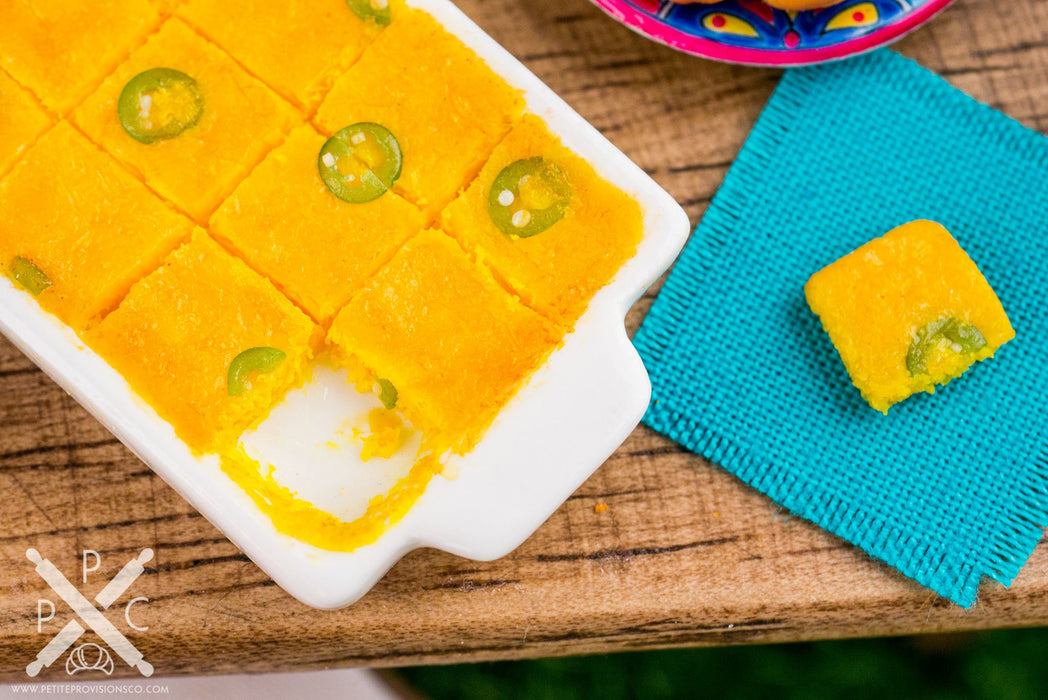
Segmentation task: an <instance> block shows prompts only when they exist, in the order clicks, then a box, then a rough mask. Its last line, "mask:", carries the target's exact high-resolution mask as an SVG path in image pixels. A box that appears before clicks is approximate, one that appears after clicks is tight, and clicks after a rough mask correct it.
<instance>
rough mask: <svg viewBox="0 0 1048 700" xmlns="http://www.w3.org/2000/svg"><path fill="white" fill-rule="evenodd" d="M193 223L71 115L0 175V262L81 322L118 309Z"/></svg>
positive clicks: (45, 303) (46, 303)
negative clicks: (94, 141) (75, 125)
mask: <svg viewBox="0 0 1048 700" xmlns="http://www.w3.org/2000/svg"><path fill="white" fill-rule="evenodd" d="M191 230H192V223H191V222H190V221H189V219H187V218H185V217H183V216H181V215H179V214H176V213H175V212H173V211H172V210H171V209H170V208H168V207H167V206H165V204H164V203H163V202H162V201H161V200H160V199H158V198H157V197H156V196H154V195H153V193H151V192H150V191H149V190H148V189H146V187H145V186H144V185H143V184H142V183H141V182H139V181H138V180H136V179H135V178H134V177H132V176H131V175H129V174H128V173H127V172H125V171H124V169H123V168H121V167H120V165H119V164H118V163H117V162H116V161H115V160H113V158H112V157H111V156H109V155H108V154H106V153H104V152H103V151H102V150H101V149H99V148H98V147H97V146H95V145H94V144H92V143H91V142H90V141H88V140H87V139H86V138H84V137H83V136H82V135H81V134H80V133H79V132H77V131H76V129H74V128H73V127H71V126H70V125H69V124H68V123H66V122H59V123H58V124H57V125H55V127H54V128H53V129H51V130H50V131H48V132H47V133H45V134H44V135H43V136H41V137H40V139H39V140H38V141H37V142H36V144H35V145H34V146H33V147H32V148H30V149H29V150H28V151H26V152H25V154H24V155H23V157H22V159H21V160H20V161H19V162H18V164H17V165H16V166H15V167H14V169H13V170H11V172H10V173H8V175H7V176H6V177H5V178H4V179H3V180H0V264H2V266H3V271H4V272H6V273H7V274H8V275H9V276H12V277H14V278H15V280H16V283H17V284H19V285H20V286H22V287H24V288H25V289H28V290H29V291H30V293H33V294H34V295H35V296H36V299H37V301H38V302H39V303H40V305H41V306H42V307H43V308H45V309H47V310H48V311H50V312H51V313H53V314H54V315H55V316H57V317H58V318H59V319H61V320H62V321H63V322H64V323H66V324H67V325H69V326H70V327H72V328H73V330H76V331H83V330H84V329H86V328H87V327H89V326H90V325H91V324H93V323H94V322H96V321H97V320H98V318H100V317H101V316H103V315H104V314H106V313H108V312H109V311H112V310H113V309H114V308H115V307H116V305H117V304H118V303H119V302H120V300H121V298H123V296H124V294H126V293H127V290H128V289H129V288H130V287H131V284H132V283H133V282H134V281H135V280H136V279H138V278H140V277H142V276H143V275H145V274H146V273H147V272H149V271H150V270H151V269H153V268H154V267H156V266H157V265H158V264H160V260H161V259H162V258H163V257H164V256H165V255H166V254H167V253H169V252H170V251H171V250H173V249H174V248H175V246H177V245H178V243H179V242H181V241H182V240H184V239H186V238H188V237H189V233H190V231H191Z"/></svg>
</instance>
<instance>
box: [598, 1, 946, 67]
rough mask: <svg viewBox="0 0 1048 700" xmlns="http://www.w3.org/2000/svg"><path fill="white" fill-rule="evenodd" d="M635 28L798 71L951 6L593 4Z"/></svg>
mask: <svg viewBox="0 0 1048 700" xmlns="http://www.w3.org/2000/svg"><path fill="white" fill-rule="evenodd" d="M594 2H595V3H596V4H597V5H599V6H600V7H602V8H603V9H604V10H605V11H607V12H608V13H609V14H611V15H612V16H614V17H615V18H616V19H618V20H619V21H621V22H624V23H625V24H627V25H628V26H631V27H632V28H633V29H635V30H637V31H639V32H641V33H643V34H646V35H648V36H650V37H651V38H653V39H656V40H657V41H661V42H663V43H666V44H669V45H671V46H674V47H675V48H678V49H681V50H683V51H687V52H689V53H695V54H698V55H702V56H707V57H708V58H715V59H720V60H726V61H732V62H738V63H755V64H764V65H797V64H802V63H813V62H818V61H821V60H827V59H834V58H843V57H844V56H847V55H851V54H853V53H858V52H860V51H865V50H869V49H871V48H874V47H876V46H880V45H883V44H885V43H888V42H889V41H891V40H893V39H895V38H898V37H899V36H902V35H903V34H905V33H906V32H907V31H909V30H911V29H913V28H914V27H916V26H918V25H919V24H920V23H922V22H924V21H925V20H927V19H929V18H930V17H931V16H932V15H933V14H935V13H936V12H938V11H939V10H941V9H942V8H944V7H945V6H946V5H948V4H949V3H950V2H951V0H845V1H844V2H839V3H837V4H835V5H832V6H830V7H826V8H822V9H819V10H805V11H799V12H788V11H785V10H776V9H773V8H771V7H770V6H768V5H766V4H764V3H763V2H761V1H760V0H724V1H723V2H719V3H716V4H713V5H706V4H701V3H695V4H678V3H675V2H671V1H670V0H594Z"/></svg>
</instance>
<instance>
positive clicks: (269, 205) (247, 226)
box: [211, 126, 425, 323]
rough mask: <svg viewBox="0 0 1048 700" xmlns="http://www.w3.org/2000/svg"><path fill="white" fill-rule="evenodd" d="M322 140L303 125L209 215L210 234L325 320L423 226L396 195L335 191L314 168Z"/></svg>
mask: <svg viewBox="0 0 1048 700" xmlns="http://www.w3.org/2000/svg"><path fill="white" fill-rule="evenodd" d="M325 140H326V139H325V138H324V137H323V136H321V135H320V134H318V133H317V132H316V131H314V130H313V129H312V128H311V127H308V126H305V127H301V128H299V129H296V130H295V131H293V132H292V133H291V136H290V137H289V138H288V140H287V142H286V143H284V144H283V145H281V146H280V147H279V148H277V149H276V150H274V151H273V152H272V153H270V154H269V155H268V156H267V157H266V159H265V160H264V161H263V162H262V163H261V164H260V165H259V166H258V167H257V168H256V169H255V170H254V172H252V173H251V175H250V176H249V177H248V178H247V179H246V180H244V182H242V183H241V184H240V186H239V187H237V189H236V190H235V191H234V192H233V194H232V195H231V196H230V197H229V199H227V200H226V201H225V202H224V203H223V204H222V206H221V207H220V208H219V210H218V211H217V212H215V215H214V216H213V217H211V231H212V233H213V234H214V235H215V236H218V237H219V238H221V239H223V240H224V241H226V242H228V243H229V244H230V245H231V246H232V247H234V248H235V249H236V250H237V251H238V252H239V253H240V254H241V255H242V256H243V257H244V258H245V259H246V260H247V261H248V262H249V263H250V264H251V265H252V267H254V268H255V269H256V270H259V271H261V272H262V273H263V274H265V275H266V276H268V277H269V278H271V279H272V280H273V281H274V282H276V284H277V285H278V286H280V288H281V289H283V290H284V292H285V293H286V294H287V295H288V296H290V297H291V298H292V299H294V300H295V301H296V302H297V303H298V304H299V305H300V306H301V307H302V308H304V309H305V310H306V311H307V312H309V314H310V315H311V316H312V317H313V318H314V319H316V320H317V321H319V322H322V323H326V322H327V321H328V320H330V318H331V317H332V316H333V315H334V314H335V312H336V311H338V309H339V308H340V307H341V306H342V305H343V304H345V303H346V300H348V299H349V296H350V294H351V293H352V292H353V290H354V289H356V288H357V287H359V286H360V285H362V284H363V283H364V281H365V280H366V279H367V278H368V277H370V276H371V275H372V274H373V273H374V272H375V271H376V270H377V269H378V268H379V266H380V265H381V264H382V263H384V262H386V261H388V260H389V259H390V258H391V257H392V256H393V253H394V252H395V251H396V249H397V248H399V247H400V245H401V244H402V243H403V242H404V241H405V240H407V239H408V238H409V237H410V236H413V235H415V234H417V233H419V232H420V231H422V229H423V228H425V221H424V220H423V217H422V213H421V212H420V211H419V210H418V209H417V208H416V207H415V206H414V205H412V204H410V203H408V202H406V201H405V200H403V199H401V198H400V197H398V196H397V195H396V194H394V193H393V192H390V191H387V192H386V193H385V194H383V195H382V196H380V197H378V198H377V199H373V200H371V201H369V202H362V203H351V202H345V201H343V200H341V199H339V198H338V197H336V196H335V195H334V194H332V193H331V191H329V190H328V188H327V186H326V185H325V184H324V181H323V180H322V179H321V177H320V173H319V171H318V168H317V159H318V158H319V157H320V149H321V147H322V146H323V145H324V142H325Z"/></svg>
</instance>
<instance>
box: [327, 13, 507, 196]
mask: <svg viewBox="0 0 1048 700" xmlns="http://www.w3.org/2000/svg"><path fill="white" fill-rule="evenodd" d="M523 110H524V101H523V99H522V98H521V96H520V93H519V92H518V91H517V90H514V89H513V88H512V87H510V86H509V85H508V84H507V83H506V81H505V80H503V79H502V78H500V77H499V76H498V75H496V74H495V72H494V71H492V70H491V68H489V67H488V65H487V64H486V63H484V61H482V60H481V59H480V58H479V57H478V56H477V55H476V54H475V53H473V51H471V50H470V49H469V48H468V47H466V46H465V45H464V44H463V43H462V42H461V41H459V40H458V39H457V38H456V37H454V36H452V35H451V34H449V33H448V32H447V31H446V30H445V29H444V28H443V27H441V26H440V24H439V23H438V22H437V21H436V20H435V19H433V18H432V17H431V16H429V15H428V14H426V13H425V12H422V11H420V10H412V9H407V10H405V11H404V12H401V13H400V14H398V15H395V16H394V20H393V22H392V24H390V26H389V27H387V28H386V29H384V30H383V31H382V33H381V34H379V35H378V37H377V38H376V39H375V41H374V43H373V44H371V46H369V47H368V48H367V49H366V50H365V51H364V53H363V55H362V56H361V57H360V60H359V61H358V62H357V63H356V64H355V65H354V66H353V67H352V68H350V69H349V70H348V71H346V72H345V73H344V74H343V75H342V76H340V77H339V78H338V79H337V80H336V81H335V83H334V85H333V86H332V88H331V92H330V93H328V95H327V97H326V98H325V99H324V101H323V102H322V103H321V105H320V109H319V110H318V111H317V118H316V120H317V123H318V124H319V126H320V127H321V129H322V130H323V131H325V132H326V133H328V134H331V133H334V132H335V131H338V130H339V129H341V128H342V127H344V126H346V125H347V124H353V123H355V122H376V123H379V124H382V125H383V126H385V127H386V128H388V129H389V130H390V131H392V132H393V133H394V134H395V135H396V137H397V140H398V141H399V142H400V147H401V149H402V150H403V152H404V154H405V155H404V169H403V172H402V173H401V175H400V177H399V178H398V179H397V181H396V183H394V186H393V188H394V191H395V192H397V193H399V194H402V195H404V196H405V197H406V198H407V199H409V200H411V201H412V202H414V203H415V204H417V205H418V206H419V207H420V208H422V209H423V210H424V211H426V212H435V211H439V209H440V207H442V206H444V205H445V204H447V203H448V202H449V201H451V199H452V197H454V196H455V194H456V193H457V192H458V191H459V190H460V189H461V188H463V187H465V186H466V185H467V184H468V183H469V181H470V179H471V178H472V176H473V175H474V174H476V172H477V170H479V169H480V166H481V165H482V164H483V163H484V161H485V159H486V158H487V157H488V156H489V155H490V153H491V150H492V149H493V148H494V147H495V144H497V143H498V141H499V139H501V138H502V137H503V135H505V133H506V132H507V131H509V129H510V126H511V125H512V124H513V123H514V122H515V121H517V120H518V119H519V118H520V115H521V114H522V112H523Z"/></svg>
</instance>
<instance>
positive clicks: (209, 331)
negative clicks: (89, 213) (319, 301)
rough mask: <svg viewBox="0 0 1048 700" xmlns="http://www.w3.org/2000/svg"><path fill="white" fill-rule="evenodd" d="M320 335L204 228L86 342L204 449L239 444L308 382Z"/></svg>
mask: <svg viewBox="0 0 1048 700" xmlns="http://www.w3.org/2000/svg"><path fill="white" fill-rule="evenodd" d="M317 333H318V329H317V327H316V325H314V323H313V322H312V321H311V320H310V319H309V317H308V316H306V315H305V314H304V313H302V312H301V311H299V309H298V308H296V307H295V305H294V304H292V303H291V302H290V301H288V299H287V298H286V297H284V295H283V294H281V293H280V292H279V291H278V290H277V289H276V288H275V287H274V286H273V284H272V283H271V282H270V281H269V280H267V279H266V278H264V277H262V276H261V275H259V274H258V273H256V272H255V271H253V270H252V269H251V268H249V267H248V266H247V265H246V264H245V263H244V262H243V261H241V260H239V259H238V258H235V257H233V256H232V255H230V254H229V253H228V252H226V251H225V250H224V249H223V248H222V247H221V246H220V245H219V244H218V243H216V242H214V241H213V240H211V239H210V238H209V237H208V236H207V234H206V233H204V231H202V230H200V229H197V230H196V231H195V232H194V234H193V236H192V239H191V240H190V241H189V242H188V243H186V244H184V245H183V246H181V247H180V248H179V249H178V250H176V251H175V252H174V253H172V254H171V255H170V256H169V257H168V258H167V259H166V260H165V261H164V263H163V265H162V266H161V267H160V268H158V269H157V270H155V271H154V272H152V273H151V274H149V275H148V276H146V277H145V278H143V279H141V280H140V281H138V282H137V283H135V285H134V286H133V287H132V288H131V291H130V292H129V293H128V295H127V297H126V298H125V299H124V300H123V301H122V302H121V303H120V306H119V307H117V309H116V310H115V311H113V312H112V313H111V314H109V315H108V316H107V317H106V318H105V319H104V320H103V321H102V322H101V323H100V324H99V325H98V326H96V327H95V328H93V329H91V330H90V331H88V332H87V333H86V334H85V335H84V338H85V340H86V342H87V343H88V345H90V346H91V348H92V349H94V350H95V351H96V352H97V353H98V354H99V355H101V356H102V357H103V358H104V359H105V360H106V362H108V363H109V364H110V365H112V366H113V367H114V368H115V369H116V370H117V371H119V372H120V373H121V374H122V375H123V376H124V378H125V379H127V381H128V383H129V384H130V385H131V387H132V388H133V389H134V390H135V391H136V392H137V393H138V394H139V395H140V396H142V397H143V398H144V399H145V400H146V401H147V402H149V404H150V405H151V406H153V407H154V408H155V409H156V411H157V413H159V414H160V416H161V417H162V418H164V419H165V420H166V421H168V422H169V423H170V424H171V425H172V426H173V427H174V429H175V432H176V433H177V434H178V435H179V437H181V438H182V440H183V441H184V442H185V443H186V444H187V445H188V446H189V447H190V448H192V449H193V450H194V451H195V452H198V453H202V452H217V451H221V450H223V449H229V448H231V447H233V446H235V445H236V442H237V439H238V438H239V436H240V434H241V433H242V432H243V431H244V430H245V429H247V428H248V427H250V426H251V425H253V424H255V423H257V422H258V421H259V420H261V419H262V418H264V417H265V415H266V414H267V413H268V412H269V410H270V409H271V408H272V406H273V405H274V404H275V403H276V402H277V401H278V400H279V399H280V398H281V397H282V396H283V394H284V393H285V392H286V391H287V390H288V389H290V388H292V387H293V386H296V385H297V384H299V383H300V382H301V381H302V380H303V379H304V378H305V375H306V371H307V363H308V362H309V360H310V359H311V358H312V357H313V342H314V341H315V340H317V337H318V336H317ZM266 351H270V352H269V353H268V358H267V357H265V355H266ZM245 353H246V354H245ZM252 353H253V354H254V357H252ZM260 354H261V355H262V356H260ZM281 355H282V357H281ZM242 357H243V358H247V362H246V363H245V364H244V366H243V367H242V368H241V369H242V371H240V372H238V371H237V364H236V361H238V360H240V359H241V358H242ZM274 360H277V361H274ZM235 382H240V383H241V386H235V385H234V384H235ZM246 389H249V390H246Z"/></svg>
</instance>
